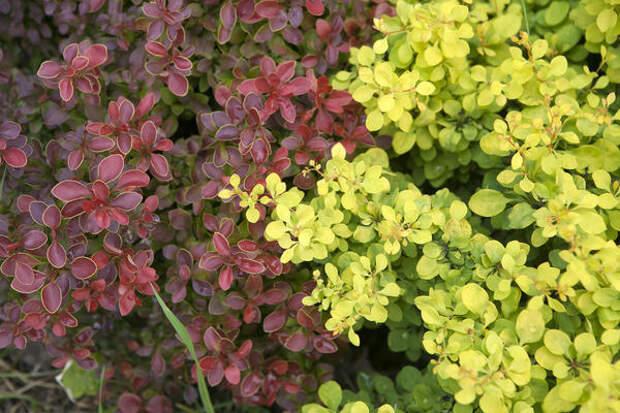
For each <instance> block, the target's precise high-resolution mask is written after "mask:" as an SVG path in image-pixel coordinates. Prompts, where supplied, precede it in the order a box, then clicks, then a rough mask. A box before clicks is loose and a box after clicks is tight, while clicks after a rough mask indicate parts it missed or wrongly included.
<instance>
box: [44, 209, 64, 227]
mask: <svg viewBox="0 0 620 413" xmlns="http://www.w3.org/2000/svg"><path fill="white" fill-rule="evenodd" d="M42 218H43V223H44V224H45V225H46V226H48V227H50V228H58V226H59V225H60V219H61V216H60V210H59V209H58V207H57V206H56V205H50V206H48V207H47V208H45V211H43V216H42Z"/></svg>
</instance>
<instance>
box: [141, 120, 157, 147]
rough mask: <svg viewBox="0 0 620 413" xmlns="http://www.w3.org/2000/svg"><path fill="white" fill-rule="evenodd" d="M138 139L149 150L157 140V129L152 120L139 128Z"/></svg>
mask: <svg viewBox="0 0 620 413" xmlns="http://www.w3.org/2000/svg"><path fill="white" fill-rule="evenodd" d="M140 138H141V139H142V141H143V142H144V143H145V144H146V146H147V148H151V147H152V146H153V144H154V143H155V140H156V139H157V127H156V126H155V123H153V121H152V120H149V121H146V122H144V124H143V125H142V128H140Z"/></svg>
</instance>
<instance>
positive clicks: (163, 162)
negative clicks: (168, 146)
mask: <svg viewBox="0 0 620 413" xmlns="http://www.w3.org/2000/svg"><path fill="white" fill-rule="evenodd" d="M151 168H152V169H151V172H152V173H153V174H154V175H155V176H156V177H161V178H169V177H170V166H169V165H168V160H167V159H166V158H165V157H164V156H163V155H160V154H152V155H151Z"/></svg>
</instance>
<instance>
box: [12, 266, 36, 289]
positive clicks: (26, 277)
mask: <svg viewBox="0 0 620 413" xmlns="http://www.w3.org/2000/svg"><path fill="white" fill-rule="evenodd" d="M15 278H16V279H17V280H18V281H19V282H20V283H21V284H24V285H30V284H32V283H33V282H34V272H33V271H32V267H30V265H28V264H24V263H23V262H20V261H17V262H16V263H15Z"/></svg>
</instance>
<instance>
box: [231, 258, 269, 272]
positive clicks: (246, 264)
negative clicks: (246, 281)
mask: <svg viewBox="0 0 620 413" xmlns="http://www.w3.org/2000/svg"><path fill="white" fill-rule="evenodd" d="M237 265H238V266H239V268H240V269H241V270H242V271H245V272H247V273H248V274H260V273H262V272H264V271H265V266H264V265H263V264H261V263H260V262H258V261H254V260H251V259H249V258H241V259H239V261H238V262H237Z"/></svg>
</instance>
